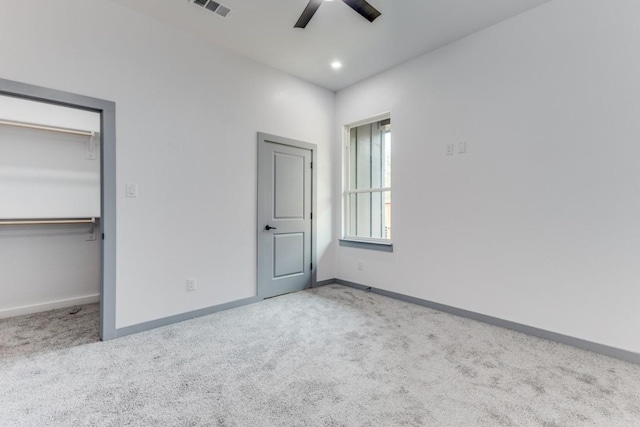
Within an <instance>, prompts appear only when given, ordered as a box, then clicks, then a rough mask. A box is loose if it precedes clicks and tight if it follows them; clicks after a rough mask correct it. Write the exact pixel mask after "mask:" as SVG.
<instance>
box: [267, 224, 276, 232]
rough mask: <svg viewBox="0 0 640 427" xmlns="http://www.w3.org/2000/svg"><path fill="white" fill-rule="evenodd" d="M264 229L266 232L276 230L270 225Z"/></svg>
mask: <svg viewBox="0 0 640 427" xmlns="http://www.w3.org/2000/svg"><path fill="white" fill-rule="evenodd" d="M264 229H265V230H267V231H269V230H277V228H276V227H272V226H270V225H267V226H266V227H265V228H264Z"/></svg>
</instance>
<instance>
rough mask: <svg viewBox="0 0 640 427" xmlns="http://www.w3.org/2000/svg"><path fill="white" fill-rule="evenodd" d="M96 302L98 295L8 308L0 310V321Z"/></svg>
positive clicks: (98, 300)
mask: <svg viewBox="0 0 640 427" xmlns="http://www.w3.org/2000/svg"><path fill="white" fill-rule="evenodd" d="M96 302H100V294H95V295H87V296H84V297H78V298H70V299H65V300H59V301H53V302H45V303H42V304H33V305H25V306H23V307H16V308H8V309H5V310H0V319H6V318H8V317H15V316H23V315H25V314H33V313H40V312H43V311H49V310H56V309H58V308H67V307H73V306H75V305H83V304H93V303H96Z"/></svg>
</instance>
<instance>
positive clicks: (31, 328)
mask: <svg viewBox="0 0 640 427" xmlns="http://www.w3.org/2000/svg"><path fill="white" fill-rule="evenodd" d="M99 316H100V307H99V304H97V303H96V304H86V305H79V306H75V307H70V308H62V309H58V310H50V311H46V312H42V313H34V314H28V315H25V316H17V317H11V318H8V319H0V359H2V358H5V357H15V356H25V355H31V354H35V353H41V352H45V351H51V350H58V349H63V348H69V347H75V346H77V345H82V344H88V343H92V342H97V341H98V339H99V338H98V337H99V332H98V327H99V325H100V317H99ZM0 425H1V424H0Z"/></svg>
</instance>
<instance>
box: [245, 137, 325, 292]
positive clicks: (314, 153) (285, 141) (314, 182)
mask: <svg viewBox="0 0 640 427" xmlns="http://www.w3.org/2000/svg"><path fill="white" fill-rule="evenodd" d="M267 142H270V143H273V144H280V145H285V146H290V147H295V148H301V149H304V150H309V151H311V162H312V165H311V213H312V217H311V264H312V265H313V267H312V268H311V278H310V287H311V288H313V287H315V286H316V279H317V274H316V273H317V269H318V260H317V256H316V254H317V250H316V247H315V246H316V240H317V235H318V233H317V231H318V230H317V228H318V227H317V224H318V220H317V218H318V212H317V202H316V201H317V199H318V197H317V186H318V172H317V170H318V167H317V163H318V146H317V145H316V144H311V143H309V142H303V141H298V140H295V139H291V138H284V137H281V136H276V135H271V134H268V133H264V132H258V156H257V160H256V164H257V167H256V171H257V174H256V175H257V178H258V180H259V179H260V159H261V158H262V155H263V152H264V150H265V147H266V146H265V143H267ZM256 194H257V206H256V296H257V297H258V298H259V299H262V295H264V293H263V292H261V289H260V274H259V272H260V271H259V269H260V253H259V251H258V249H259V247H260V242H259V238H260V233H261V232H262V231H263V230H262V223H261V222H260V202H261V198H262V195H261V194H260V183H259V182H257V183H256Z"/></svg>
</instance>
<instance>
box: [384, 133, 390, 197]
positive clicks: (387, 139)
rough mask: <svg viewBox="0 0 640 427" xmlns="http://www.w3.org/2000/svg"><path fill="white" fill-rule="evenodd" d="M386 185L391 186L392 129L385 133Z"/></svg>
mask: <svg viewBox="0 0 640 427" xmlns="http://www.w3.org/2000/svg"><path fill="white" fill-rule="evenodd" d="M384 186H385V187H386V188H391V131H389V132H385V134H384Z"/></svg>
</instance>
